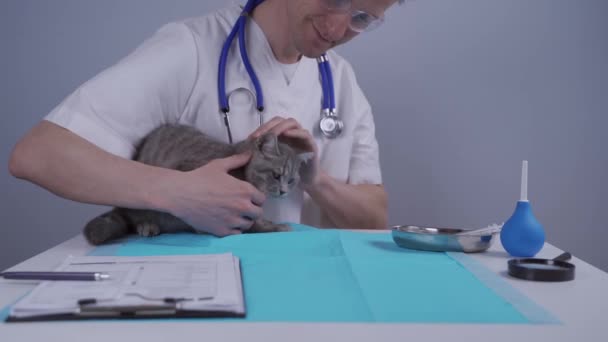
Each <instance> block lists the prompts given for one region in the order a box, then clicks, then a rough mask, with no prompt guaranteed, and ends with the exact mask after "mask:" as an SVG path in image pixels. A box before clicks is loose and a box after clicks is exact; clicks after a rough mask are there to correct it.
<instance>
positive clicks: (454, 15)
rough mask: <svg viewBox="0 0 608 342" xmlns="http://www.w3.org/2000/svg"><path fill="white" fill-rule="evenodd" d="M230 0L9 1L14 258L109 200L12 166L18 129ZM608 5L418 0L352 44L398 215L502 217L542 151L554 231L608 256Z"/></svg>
mask: <svg viewBox="0 0 608 342" xmlns="http://www.w3.org/2000/svg"><path fill="white" fill-rule="evenodd" d="M225 3H226V2H225V1H220V0H215V1H202V0H179V1H168V0H128V1H125V0H104V1H94V0H54V1H40V0H38V1H36V0H4V1H2V2H0V49H1V53H0V113H1V115H0V122H1V124H0V164H1V165H4V166H3V167H0V189H2V190H1V192H0V215H1V217H0V219H1V220H0V224H1V226H0V269H3V268H6V267H8V266H11V265H13V264H15V263H17V262H19V261H21V260H24V259H25V258H28V257H30V256H33V255H35V254H37V253H39V252H41V251H43V250H45V249H47V248H50V247H52V246H53V245H55V244H57V243H60V242H62V241H64V240H65V239H67V238H69V237H71V236H73V235H75V234H77V233H79V232H80V230H81V227H82V226H83V224H84V223H85V222H86V221H87V220H88V219H90V218H91V217H92V216H93V215H96V214H98V213H100V212H101V211H102V210H103V209H104V208H101V207H97V206H91V205H85V204H79V203H73V202H70V201H66V200H63V199H60V198H58V197H56V196H54V195H52V194H50V193H48V192H46V191H45V190H42V189H40V188H38V187H36V186H35V185H32V184H28V183H26V182H23V181H19V180H17V179H14V178H12V177H11V176H10V175H9V174H8V170H7V167H6V165H7V163H8V157H9V154H10V151H11V149H12V147H13V145H14V143H15V142H16V141H17V140H18V139H19V138H20V137H21V136H22V135H23V134H24V133H25V132H26V131H27V130H28V129H30V128H31V127H32V126H33V125H35V124H36V123H37V122H38V121H39V120H40V119H41V118H42V117H43V116H44V115H45V114H46V113H48V112H49V111H50V110H51V109H52V108H53V107H54V106H55V105H56V104H57V103H59V102H60V101H61V100H62V99H63V98H64V97H65V96H66V95H68V94H69V93H70V92H71V91H72V90H73V89H75V88H76V87H77V86H78V85H79V84H81V83H82V82H84V81H85V80H87V79H88V78H90V77H92V76H94V75H95V74H96V73H98V72H99V71H101V70H102V69H104V68H105V67H107V66H109V65H111V64H113V63H114V62H116V61H117V60H118V59H119V58H121V57H123V56H124V55H126V54H127V53H129V52H130V51H131V50H132V49H133V48H135V47H136V46H137V45H138V44H139V43H140V42H141V41H142V40H143V39H145V38H146V37H148V36H149V35H151V34H152V33H153V32H154V30H156V29H157V28H158V27H160V25H162V24H164V23H166V22H168V21H171V20H175V19H179V18H182V17H188V16H194V15H198V14H202V13H205V12H207V11H209V10H212V9H215V8H218V7H220V6H223V5H224V4H225ZM607 16H608V1H605V0H576V1H575V0H458V1H448V0H418V1H416V2H414V3H409V4H408V6H406V7H400V8H394V9H393V10H392V11H391V12H390V13H389V14H388V17H387V22H386V24H385V25H384V26H383V27H382V28H380V29H378V30H377V31H375V32H372V33H370V34H366V35H363V36H361V37H359V38H357V39H356V40H355V41H353V42H352V43H350V44H349V45H347V46H344V47H342V48H340V49H339V50H340V51H341V53H342V54H343V55H345V56H346V57H347V58H348V59H349V60H350V61H351V62H352V64H353V65H354V67H355V68H356V70H357V75H358V79H359V82H360V84H361V86H362V88H363V89H364V90H365V91H366V93H367V96H368V98H369V100H370V102H371V103H372V105H373V107H374V109H375V115H376V123H377V133H378V139H379V142H380V145H381V151H382V154H381V159H382V164H383V174H384V179H385V184H386V186H387V188H388V190H389V195H390V222H391V224H423V225H438V226H456V227H481V226H484V225H486V224H489V223H492V222H502V221H504V220H506V219H507V218H508V217H509V216H510V214H511V213H512V211H513V208H514V205H515V202H516V200H517V199H518V196H519V172H520V164H521V160H523V159H527V160H529V163H530V190H529V191H530V196H529V197H530V200H531V202H532V205H533V208H534V211H535V214H536V216H537V218H538V219H539V220H540V221H541V222H542V223H543V224H544V226H545V229H546V233H547V237H548V240H549V242H551V243H553V244H555V245H557V246H558V247H561V248H562V249H567V250H569V251H571V252H573V253H574V254H575V255H577V256H579V257H581V258H583V259H584V260H587V261H589V262H590V263H592V264H594V265H596V266H598V267H601V268H603V269H604V270H608V253H607V252H606V251H605V246H606V243H608V232H607V230H608V227H607V224H606V222H608V210H607V209H608V208H606V204H605V199H606V198H608V181H607V180H606V179H605V176H606V175H607V174H608V150H607V145H608V144H607V142H608V139H607V138H606V133H605V131H606V128H607V127H608V119H607V118H606V117H607V115H606V114H608V39H606V35H607V33H608V21H606V17H607ZM212 62H213V63H215V61H212Z"/></svg>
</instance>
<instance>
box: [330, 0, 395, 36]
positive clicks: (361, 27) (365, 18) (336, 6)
mask: <svg viewBox="0 0 608 342" xmlns="http://www.w3.org/2000/svg"><path fill="white" fill-rule="evenodd" d="M321 2H322V3H323V5H324V6H325V8H326V9H327V10H328V11H329V12H336V13H347V12H350V15H351V19H350V23H349V25H348V26H349V28H350V29H351V30H353V31H355V32H357V33H361V32H368V31H371V30H373V29H375V28H377V27H378V26H380V25H381V24H382V23H383V22H384V17H383V16H382V17H377V16H375V15H373V14H369V13H367V12H365V11H360V10H356V9H353V8H352V7H353V2H352V0H322V1H321Z"/></svg>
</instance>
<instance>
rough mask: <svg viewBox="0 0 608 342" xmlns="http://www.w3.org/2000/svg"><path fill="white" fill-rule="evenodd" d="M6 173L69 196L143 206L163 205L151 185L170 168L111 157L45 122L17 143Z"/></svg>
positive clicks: (148, 207) (121, 204) (108, 202)
mask: <svg viewBox="0 0 608 342" xmlns="http://www.w3.org/2000/svg"><path fill="white" fill-rule="evenodd" d="M10 171H11V173H12V174H13V175H14V176H16V177H19V178H22V179H26V180H29V181H31V182H33V183H36V184H38V185H40V186H42V187H44V188H45V189H47V190H49V191H51V192H53V193H55V194H57V195H59V196H61V197H64V198H67V199H71V200H75V201H79V202H85V203H92V204H101V205H111V206H123V207H132V208H141V209H161V208H158V206H159V205H158V203H157V199H158V198H155V196H156V195H154V194H153V193H154V192H155V191H154V187H157V186H158V185H159V180H160V179H162V178H163V177H165V176H168V175H169V174H170V173H171V172H174V171H172V170H167V169H161V168H155V167H151V166H147V165H144V164H140V163H136V162H133V161H131V160H127V159H123V158H120V157H117V156H114V155H112V154H109V153H107V152H105V151H103V150H101V149H99V148H98V147H96V146H94V145H93V144H91V143H89V142H88V141H86V140H84V139H82V138H81V137H79V136H77V135H75V134H73V133H72V132H70V131H68V130H66V129H64V128H62V127H59V126H57V125H55V124H52V123H50V122H46V121H43V122H41V123H40V124H39V125H38V126H36V127H35V128H34V129H32V131H31V132H30V133H29V134H28V135H27V136H26V137H24V138H23V139H22V140H21V141H20V142H19V143H18V144H17V146H16V148H15V150H14V151H13V155H12V156H11V160H10ZM156 197H158V196H156Z"/></svg>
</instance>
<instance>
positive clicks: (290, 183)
mask: <svg viewBox="0 0 608 342" xmlns="http://www.w3.org/2000/svg"><path fill="white" fill-rule="evenodd" d="M295 181H296V180H295V179H293V178H291V179H289V182H287V184H289V185H293V183H294V182H295Z"/></svg>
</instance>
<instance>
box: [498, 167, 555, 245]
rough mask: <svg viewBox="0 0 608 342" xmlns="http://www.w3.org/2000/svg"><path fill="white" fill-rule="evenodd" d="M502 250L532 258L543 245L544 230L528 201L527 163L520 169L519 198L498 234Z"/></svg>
mask: <svg viewBox="0 0 608 342" xmlns="http://www.w3.org/2000/svg"><path fill="white" fill-rule="evenodd" d="M500 242H501V243H502V246H503V247H504V249H505V250H506V251H507V252H508V253H509V254H511V255H512V256H515V257H533V256H535V255H536V253H538V252H539V251H540V250H541V249H542V248H543V244H544V243H545V230H544V229H543V226H542V225H541V224H540V222H538V220H537V219H536V218H535V217H534V215H533V214H532V208H531V206H530V202H529V201H528V161H527V160H524V161H523V163H522V167H521V196H520V199H519V201H518V202H517V206H516V207H515V212H514V213H513V215H511V218H509V220H507V222H505V224H504V225H503V226H502V230H501V232H500Z"/></svg>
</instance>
